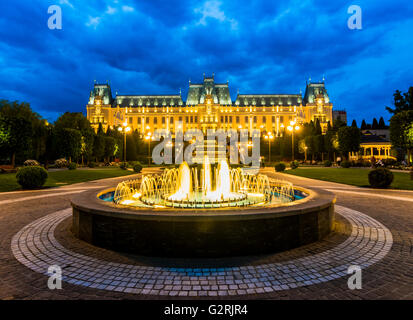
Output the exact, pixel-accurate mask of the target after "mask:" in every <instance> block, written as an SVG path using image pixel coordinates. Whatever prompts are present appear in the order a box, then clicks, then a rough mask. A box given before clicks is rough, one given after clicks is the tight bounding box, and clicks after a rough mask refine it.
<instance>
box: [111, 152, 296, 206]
mask: <svg viewBox="0 0 413 320" xmlns="http://www.w3.org/2000/svg"><path fill="white" fill-rule="evenodd" d="M294 199H295V195H294V188H293V186H292V184H291V183H289V182H283V181H277V180H274V181H272V182H271V183H270V180H269V179H268V177H267V176H266V175H263V174H258V175H249V174H247V173H244V172H243V170H242V169H241V168H237V169H231V168H230V167H229V166H228V163H227V162H226V161H225V160H222V161H221V162H220V163H219V164H218V166H217V167H216V168H215V170H212V167H211V164H210V163H209V160H208V157H205V161H204V163H203V166H202V168H198V167H193V168H190V167H189V166H188V164H187V163H186V162H184V163H182V164H181V165H180V167H179V168H174V169H165V171H164V172H163V173H162V175H155V176H153V175H146V176H143V177H142V180H141V183H140V184H139V181H137V180H129V181H124V182H121V183H120V184H118V186H117V188H116V190H115V192H114V197H113V201H114V202H115V203H116V204H121V205H128V206H134V207H143V208H145V207H156V208H168V207H172V208H182V209H191V208H198V209H205V208H224V207H245V206H263V205H268V204H271V205H275V204H282V203H288V202H291V201H293V200H294Z"/></svg>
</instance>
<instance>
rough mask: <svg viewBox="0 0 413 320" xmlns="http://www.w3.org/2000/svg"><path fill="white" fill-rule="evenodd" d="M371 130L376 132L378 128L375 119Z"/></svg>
mask: <svg viewBox="0 0 413 320" xmlns="http://www.w3.org/2000/svg"><path fill="white" fill-rule="evenodd" d="M371 128H372V129H373V130H377V129H378V128H379V123H378V122H377V119H376V118H374V119H373V124H372V125H371Z"/></svg>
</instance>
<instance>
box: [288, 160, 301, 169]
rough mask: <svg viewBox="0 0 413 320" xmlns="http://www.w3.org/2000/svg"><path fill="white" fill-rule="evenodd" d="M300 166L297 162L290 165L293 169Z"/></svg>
mask: <svg viewBox="0 0 413 320" xmlns="http://www.w3.org/2000/svg"><path fill="white" fill-rule="evenodd" d="M299 165H300V164H299V163H298V161H297V160H294V161H291V163H290V167H291V169H297V168H298V166H299Z"/></svg>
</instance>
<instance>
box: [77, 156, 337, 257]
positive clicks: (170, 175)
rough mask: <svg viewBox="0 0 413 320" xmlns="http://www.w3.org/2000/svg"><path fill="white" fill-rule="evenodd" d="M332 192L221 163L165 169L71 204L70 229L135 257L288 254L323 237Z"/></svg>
mask: <svg viewBox="0 0 413 320" xmlns="http://www.w3.org/2000/svg"><path fill="white" fill-rule="evenodd" d="M334 202H335V198H334V195H333V194H331V193H329V192H326V191H321V190H317V191H315V190H308V189H303V188H299V187H293V185H292V184H291V183H289V182H286V181H280V180H274V179H269V178H268V176H267V175H264V174H257V175H250V174H248V173H247V172H244V171H243V170H242V169H241V168H237V169H235V168H230V166H229V165H228V163H227V162H226V161H221V162H220V163H219V164H218V165H217V166H216V167H213V166H212V165H211V164H210V163H209V161H208V158H205V161H204V163H203V165H202V166H197V167H189V166H188V164H187V163H185V162H184V163H182V164H181V165H180V167H179V168H174V169H165V170H164V171H163V173H162V174H159V175H143V176H141V177H140V178H139V179H136V180H128V181H124V182H121V183H119V184H118V185H117V187H116V188H113V189H108V190H104V191H103V192H100V193H98V194H96V192H94V191H88V192H85V193H82V194H81V195H79V196H77V197H75V198H74V199H73V200H72V206H73V232H74V234H75V235H76V236H77V237H79V238H80V239H82V240H85V241H87V242H89V243H92V244H94V245H97V246H101V247H105V248H109V249H113V250H117V251H122V252H132V253H137V254H143V255H156V256H184V257H196V256H202V257H211V256H214V257H217V256H233V255H251V254H261V253H269V252H275V251H281V250H287V249H291V248H294V247H297V246H300V245H304V244H307V243H310V242H314V241H317V240H319V239H321V238H322V237H324V236H325V235H327V234H328V233H330V231H331V229H332V223H333V217H334Z"/></svg>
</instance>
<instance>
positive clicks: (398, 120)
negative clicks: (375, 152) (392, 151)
mask: <svg viewBox="0 0 413 320" xmlns="http://www.w3.org/2000/svg"><path fill="white" fill-rule="evenodd" d="M412 123H413V110H409V111H401V112H399V113H396V114H395V115H394V116H392V117H391V119H390V141H391V143H392V145H393V146H394V147H396V148H398V149H399V150H400V153H399V158H404V156H405V154H406V153H407V155H408V162H409V163H410V161H411V160H410V154H411V152H412V148H411V145H410V143H409V137H408V134H409V128H410V127H411V125H412Z"/></svg>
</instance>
